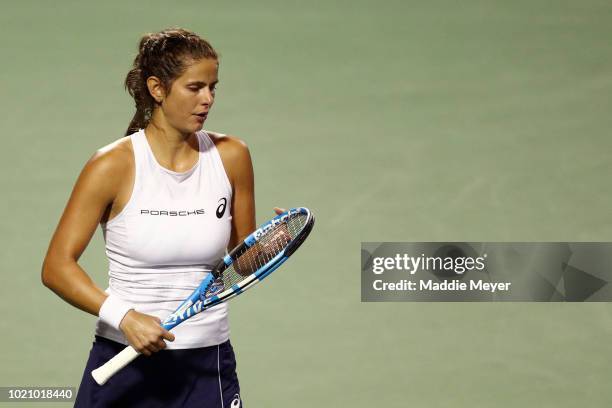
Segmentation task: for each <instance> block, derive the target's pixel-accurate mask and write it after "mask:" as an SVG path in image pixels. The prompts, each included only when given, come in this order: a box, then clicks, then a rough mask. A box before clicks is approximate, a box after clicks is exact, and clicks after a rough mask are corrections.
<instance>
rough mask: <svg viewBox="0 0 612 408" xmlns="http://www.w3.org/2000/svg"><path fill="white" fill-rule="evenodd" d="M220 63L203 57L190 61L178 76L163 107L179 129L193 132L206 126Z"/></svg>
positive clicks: (166, 116)
mask: <svg viewBox="0 0 612 408" xmlns="http://www.w3.org/2000/svg"><path fill="white" fill-rule="evenodd" d="M218 72H219V63H218V62H217V60H214V59H201V60H198V61H195V62H192V63H191V64H189V65H188V68H187V70H186V71H185V72H184V73H183V74H182V75H181V76H180V77H178V78H176V79H175V80H174V82H173V83H172V86H171V92H170V93H169V94H167V95H165V97H164V99H163V101H162V104H161V110H162V112H163V113H164V117H165V120H166V122H167V123H168V124H169V125H171V126H172V127H174V128H175V129H177V130H178V131H179V132H181V133H184V134H189V133H193V132H197V131H198V130H201V129H202V125H203V124H204V121H205V120H206V116H207V115H208V112H209V111H210V109H211V108H212V105H213V102H214V99H215V87H216V86H217V82H218Z"/></svg>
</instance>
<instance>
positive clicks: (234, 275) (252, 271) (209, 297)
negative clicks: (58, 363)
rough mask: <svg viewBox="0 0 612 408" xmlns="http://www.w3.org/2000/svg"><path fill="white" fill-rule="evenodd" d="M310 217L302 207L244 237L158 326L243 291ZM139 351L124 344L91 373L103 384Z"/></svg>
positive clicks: (275, 263)
mask: <svg viewBox="0 0 612 408" xmlns="http://www.w3.org/2000/svg"><path fill="white" fill-rule="evenodd" d="M313 225H314V216H313V215H312V213H311V212H310V210H309V209H307V208H304V207H298V208H292V209H290V210H288V211H285V212H283V213H282V214H279V215H277V216H276V217H274V218H273V219H271V220H270V221H268V222H266V223H265V224H263V225H262V226H261V227H259V228H258V229H256V230H255V231H254V232H253V233H252V234H251V235H249V236H248V237H246V238H245V239H244V241H242V243H240V244H239V245H238V246H237V247H236V248H234V249H233V250H231V251H230V252H229V254H228V255H226V256H225V257H224V258H223V259H222V260H221V261H219V263H218V264H217V265H216V266H215V268H214V269H213V270H212V271H211V272H210V274H208V275H207V276H206V278H204V280H203V281H202V283H200V285H199V286H198V288H197V289H196V290H195V291H193V293H192V294H191V295H190V296H189V297H188V298H187V299H185V300H184V301H183V303H181V305H180V306H179V307H178V308H177V309H176V310H175V311H174V312H173V313H172V314H170V316H168V317H167V318H166V319H165V320H164V321H163V322H162V323H161V325H162V326H163V327H164V328H165V329H166V330H171V329H172V328H173V327H176V326H178V325H179V324H180V323H182V322H184V321H185V320H187V319H189V318H190V317H192V316H194V315H196V314H198V313H200V312H202V311H204V310H207V309H209V308H211V307H213V306H216V305H218V304H220V303H223V302H226V301H228V300H229V299H231V298H233V297H235V296H237V295H239V294H241V293H243V292H244V291H245V290H247V289H249V288H251V287H253V286H254V285H256V284H257V283H258V282H260V281H262V280H263V279H264V278H265V277H267V276H268V275H270V274H271V273H272V272H274V271H275V270H276V268H278V267H279V266H280V265H281V264H282V263H283V262H285V261H286V260H287V259H288V258H289V257H290V256H291V255H292V254H293V252H295V250H296V249H298V248H299V246H300V245H301V244H302V242H304V240H305V239H306V237H307V236H308V234H309V233H310V231H311V230H312V227H313ZM139 355H140V354H139V353H138V352H137V351H136V350H135V349H134V348H133V347H132V346H128V347H126V348H125V349H124V350H123V351H121V352H120V353H119V354H117V355H116V356H115V357H113V358H112V359H110V360H109V361H107V362H106V363H105V364H104V365H102V366H100V367H98V368H96V369H95V370H93V371H92V372H91V375H92V376H93V378H94V380H96V382H97V383H98V384H99V385H104V384H105V383H106V382H107V381H108V380H109V379H110V378H111V377H112V376H113V375H115V374H116V373H117V372H118V371H119V370H121V369H122V368H123V367H125V366H126V365H128V364H129V363H130V362H131V361H133V360H134V359H135V358H136V357H138V356H139Z"/></svg>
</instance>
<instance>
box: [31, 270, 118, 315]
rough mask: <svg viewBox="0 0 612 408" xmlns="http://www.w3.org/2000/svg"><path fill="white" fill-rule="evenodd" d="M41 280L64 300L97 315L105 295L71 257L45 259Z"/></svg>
mask: <svg viewBox="0 0 612 408" xmlns="http://www.w3.org/2000/svg"><path fill="white" fill-rule="evenodd" d="M42 282H43V284H44V285H45V286H46V287H48V288H49V289H51V290H52V291H53V292H55V293H56V294H57V295H58V296H60V297H61V298H62V299H64V300H65V301H66V302H68V303H70V304H71V305H73V306H75V307H77V308H79V309H81V310H83V311H85V312H87V313H91V314H92V315H94V316H98V314H99V312H100V307H101V306H102V303H104V301H105V300H106V297H107V294H106V293H105V292H104V291H103V290H102V289H101V288H100V287H98V286H97V285H96V284H95V282H94V281H93V280H92V279H91V278H90V277H89V276H88V275H87V273H85V271H84V270H83V269H82V268H81V267H80V266H79V264H78V263H77V262H76V261H75V260H71V259H66V260H61V261H60V260H52V259H51V260H49V259H45V262H44V263H43V267H42Z"/></svg>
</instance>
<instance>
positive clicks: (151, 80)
mask: <svg viewBox="0 0 612 408" xmlns="http://www.w3.org/2000/svg"><path fill="white" fill-rule="evenodd" d="M147 88H148V89H149V94H151V96H152V97H153V99H154V100H155V102H157V103H162V101H163V100H164V96H165V92H164V87H163V85H162V83H161V81H160V80H159V78H158V77H156V76H150V77H148V78H147Z"/></svg>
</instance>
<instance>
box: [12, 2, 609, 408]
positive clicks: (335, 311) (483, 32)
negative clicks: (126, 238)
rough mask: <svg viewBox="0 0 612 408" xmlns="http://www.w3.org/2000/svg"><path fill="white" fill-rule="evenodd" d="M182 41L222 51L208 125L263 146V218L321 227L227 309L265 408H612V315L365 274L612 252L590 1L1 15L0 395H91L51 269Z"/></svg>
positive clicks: (70, 5)
mask: <svg viewBox="0 0 612 408" xmlns="http://www.w3.org/2000/svg"><path fill="white" fill-rule="evenodd" d="M168 26H183V27H186V28H189V29H192V30H194V31H196V32H198V33H199V34H201V35H202V36H204V37H206V38H208V39H209V40H210V41H211V42H212V44H213V45H214V46H215V47H216V48H217V49H218V50H219V51H220V52H221V54H222V59H221V71H220V80H221V83H220V87H219V91H218V94H217V101H216V105H215V107H214V109H213V113H212V114H211V115H210V119H209V120H208V121H207V123H206V126H205V128H206V129H209V130H215V131H221V132H225V133H230V134H234V135H237V136H239V137H241V138H242V139H244V140H245V141H246V142H247V143H248V144H249V146H250V149H251V154H252V156H253V160H254V166H255V172H256V194H257V219H258V222H262V221H264V220H265V219H266V218H269V216H270V215H271V214H272V207H273V206H277V205H278V206H284V207H290V206H296V205H306V206H309V207H310V208H312V210H313V211H314V212H315V214H316V216H317V224H316V226H315V229H314V231H313V233H312V235H311V238H310V239H309V241H308V242H307V243H306V244H305V245H304V247H303V248H302V249H301V250H300V251H299V252H297V253H296V255H295V257H294V258H292V259H291V260H290V261H289V263H288V264H287V265H286V267H283V269H282V270H279V273H278V274H276V275H275V277H274V278H273V279H271V280H269V281H267V282H266V283H265V284H263V285H262V286H261V287H260V288H258V289H257V291H256V292H252V293H250V294H248V295H247V296H245V297H244V298H241V299H239V300H238V301H236V302H235V303H232V305H231V327H232V342H233V344H234V347H235V350H236V352H237V358H238V372H239V377H240V380H241V387H242V394H243V398H244V400H245V403H246V404H247V406H249V407H294V408H299V407H315V406H317V407H319V406H321V407H368V408H369V407H555V408H557V407H575V406H585V407H586V406H588V407H607V406H610V404H612V389H611V388H610V382H611V380H612V368H611V366H610V357H611V355H612V306H611V305H609V304H606V303H601V304H563V303H550V304H543V303H542V304H540V303H514V304H512V303H511V304H508V303H482V304H480V303H468V304H456V303H430V304H416V303H390V304H371V303H363V304H362V303H360V281H359V278H360V252H359V250H360V242H361V241H454V240H457V241H610V240H612V205H611V199H612V183H610V174H611V173H612V160H611V158H610V154H611V152H612V141H611V140H610V137H611V134H610V133H611V132H610V129H611V128H612V115H611V111H612V103H611V101H612V99H611V98H610V94H611V90H612V56H611V51H610V50H611V49H610V38H612V37H611V36H612V3H610V2H607V1H595V0H588V1H580V2H578V1H544V0H530V1H524V0H523V1H502V0H496V1H484V0H481V1H473V0H468V1H464V2H455V1H449V0H434V1H428V2H425V1H422V2H410V1H380V2H374V1H369V2H368V1H335V2H326V1H314V2H313V1H311V2H297V1H278V2H270V1H257V2H248V1H231V2H221V1H214V2H212V1H181V2H162V1H150V2H119V1H107V2H104V3H93V2H81V1H57V2H44V1H30V0H26V1H6V2H3V3H2V12H1V13H0V49H2V53H1V55H2V57H1V58H2V64H1V65H0V67H1V68H0V93H1V95H2V98H0V109H1V112H2V113H1V115H2V119H1V121H0V126H1V127H0V131H1V136H0V137H1V140H2V143H1V146H2V148H1V151H0V159H1V163H2V172H1V173H0V183H1V184H0V185H1V188H2V200H1V202H0V206H1V207H0V209H1V211H2V218H1V223H0V228H1V230H0V231H1V235H0V240H1V245H0V251H1V252H0V255H1V256H0V268H1V274H2V285H0V291H1V296H0V299H1V302H2V303H1V304H2V314H3V317H2V319H0V328H1V333H2V340H1V342H2V343H1V344H2V347H1V351H0V354H1V356H2V364H1V365H0V385H1V386H11V385H22V386H27V385H30V386H36V385H39V386H50V385H57V386H78V384H79V381H80V376H81V374H82V370H83V367H84V364H85V360H86V358H87V354H88V352H89V349H90V347H91V341H92V339H93V327H94V320H95V319H94V317H93V316H90V315H87V314H85V313H83V312H80V311H78V310H76V309H74V308H72V307H71V306H69V305H68V304H66V303H64V302H63V301H62V300H61V299H60V298H58V297H56V296H55V295H54V294H53V293H52V292H51V291H49V290H48V289H47V288H45V287H43V286H42V284H41V283H40V277H39V276H40V275H39V274H40V266H41V263H42V259H43V257H44V253H45V251H46V248H47V245H48V241H49V239H50V237H51V234H52V232H53V230H54V228H55V226H56V224H57V221H58V219H59V216H60V215H61V212H62V210H63V206H64V205H65V202H66V200H67V198H68V195H69V193H70V190H71V188H72V185H73V183H74V181H75V179H76V177H77V175H78V172H79V171H80V169H81V168H82V166H83V164H84V163H85V161H86V160H87V159H88V158H89V156H91V154H93V152H94V151H95V150H96V149H97V148H99V147H101V146H103V145H106V144H108V143H110V142H112V141H113V140H115V139H117V138H119V137H121V136H123V134H124V132H125V129H126V127H127V125H128V122H129V120H130V118H131V116H132V113H133V107H132V101H131V100H130V99H129V97H128V95H127V93H125V92H124V91H123V89H122V83H123V80H124V77H125V74H126V73H127V71H128V69H129V66H130V64H131V61H132V59H133V57H134V53H135V51H136V46H137V41H138V39H139V37H140V35H141V34H142V33H144V32H150V31H157V30H160V29H163V28H165V27H168ZM296 181H298V183H296ZM103 249H104V247H103V242H102V237H101V234H100V233H99V231H98V233H97V234H96V236H95V237H94V239H93V241H92V243H91V244H90V247H89V248H88V250H87V251H86V253H85V254H84V256H83V257H82V262H81V264H82V265H83V267H84V268H85V270H86V271H88V273H89V274H90V275H91V276H92V277H93V278H94V279H95V280H96V282H97V283H98V284H100V285H101V286H103V287H106V286H105V285H106V279H107V278H106V273H107V272H106V268H107V264H106V259H105V257H104V251H103ZM0 405H2V404H0ZM43 405H44V404H43ZM52 405H54V406H59V405H60V404H52ZM20 406H24V407H25V406H27V404H22V405H20ZM32 406H42V405H41V404H38V405H37V404H32Z"/></svg>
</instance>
